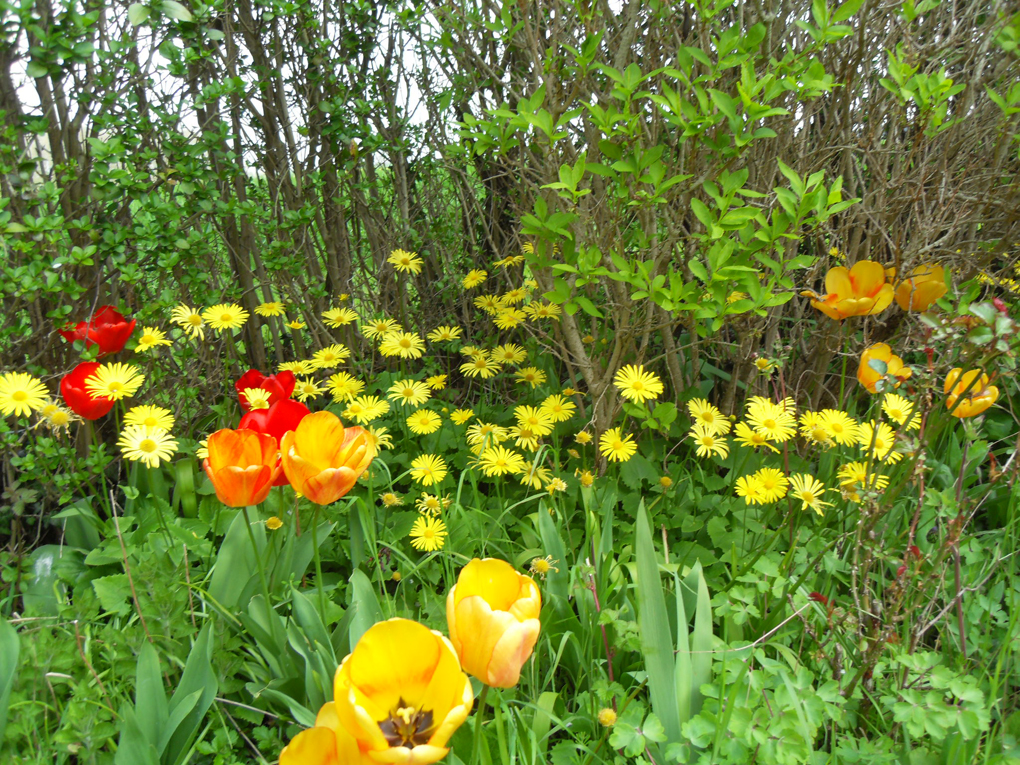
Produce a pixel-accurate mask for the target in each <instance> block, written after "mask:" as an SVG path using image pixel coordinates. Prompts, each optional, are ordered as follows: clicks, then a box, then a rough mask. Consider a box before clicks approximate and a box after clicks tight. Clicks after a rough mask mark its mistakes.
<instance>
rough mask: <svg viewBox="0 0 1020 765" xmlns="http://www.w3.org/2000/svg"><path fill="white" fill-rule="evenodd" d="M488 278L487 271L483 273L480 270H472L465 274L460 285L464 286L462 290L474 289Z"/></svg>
mask: <svg viewBox="0 0 1020 765" xmlns="http://www.w3.org/2000/svg"><path fill="white" fill-rule="evenodd" d="M488 276H489V272H488V271H484V270H482V269H480V268H474V269H472V270H470V271H468V272H467V276H465V277H464V281H463V282H461V284H462V285H463V286H464V289H466V290H470V289H474V288H475V287H477V286H478V285H479V284H481V283H482V282H484V281H485V280H486V278H488Z"/></svg>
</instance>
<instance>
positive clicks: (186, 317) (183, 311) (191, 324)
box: [170, 303, 205, 340]
mask: <svg viewBox="0 0 1020 765" xmlns="http://www.w3.org/2000/svg"><path fill="white" fill-rule="evenodd" d="M170 321H172V322H173V323H174V324H176V325H177V326H179V327H180V328H181V329H183V330H184V332H185V333H186V334H187V335H188V336H189V337H197V338H198V339H199V340H202V339H204V338H205V330H204V329H202V325H203V324H205V321H204V320H203V319H202V314H201V313H200V312H199V310H198V309H197V308H191V307H190V306H187V305H185V304H184V303H181V304H180V305H179V306H177V307H176V308H174V309H173V310H172V311H171V312H170Z"/></svg>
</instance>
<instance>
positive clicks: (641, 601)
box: [634, 500, 681, 741]
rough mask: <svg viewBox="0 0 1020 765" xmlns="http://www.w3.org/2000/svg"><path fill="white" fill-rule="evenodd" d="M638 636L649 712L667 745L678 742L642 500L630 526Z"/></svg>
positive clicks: (663, 620)
mask: <svg viewBox="0 0 1020 765" xmlns="http://www.w3.org/2000/svg"><path fill="white" fill-rule="evenodd" d="M634 549H635V554H636V558H637V566H636V574H637V582H636V583H635V584H636V586H637V604H638V632H639V636H640V642H641V653H642V655H643V656H644V659H645V669H646V671H647V672H648V691H649V696H650V698H651V701H652V709H653V710H654V711H655V714H656V715H658V717H659V720H660V721H661V722H662V724H663V727H664V728H665V730H666V736H667V737H668V739H669V740H670V741H680V740H681V734H680V709H679V707H678V705H677V697H676V675H675V666H674V660H673V636H672V633H671V632H670V628H669V621H668V619H667V617H666V600H665V595H664V594H663V589H662V581H661V579H660V578H659V563H658V559H657V557H656V554H655V547H654V545H653V544H652V530H651V527H650V526H649V523H648V512H647V511H646V510H645V503H644V500H642V501H641V503H640V504H639V505H638V512H637V523H636V524H635V526H634Z"/></svg>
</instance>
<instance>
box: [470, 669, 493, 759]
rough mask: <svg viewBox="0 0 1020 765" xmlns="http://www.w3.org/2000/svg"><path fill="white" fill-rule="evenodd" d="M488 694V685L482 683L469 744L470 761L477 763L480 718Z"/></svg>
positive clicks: (482, 715)
mask: <svg viewBox="0 0 1020 765" xmlns="http://www.w3.org/2000/svg"><path fill="white" fill-rule="evenodd" d="M488 695H489V686H487V685H483V686H482V692H481V693H480V694H479V695H478V712H477V714H475V736H474V741H473V742H472V744H471V763H472V765H478V752H479V751H480V749H479V747H480V746H481V743H482V718H483V717H484V716H485V697H486V696H488Z"/></svg>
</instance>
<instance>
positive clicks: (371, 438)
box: [364, 426, 393, 452]
mask: <svg viewBox="0 0 1020 765" xmlns="http://www.w3.org/2000/svg"><path fill="white" fill-rule="evenodd" d="M364 430H365V438H366V439H367V440H368V445H369V446H370V447H372V449H374V450H375V451H376V452H380V451H382V450H383V449H392V448H393V437H392V436H391V435H390V434H389V433H387V432H386V428H373V427H371V426H366V427H365V428H364Z"/></svg>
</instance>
